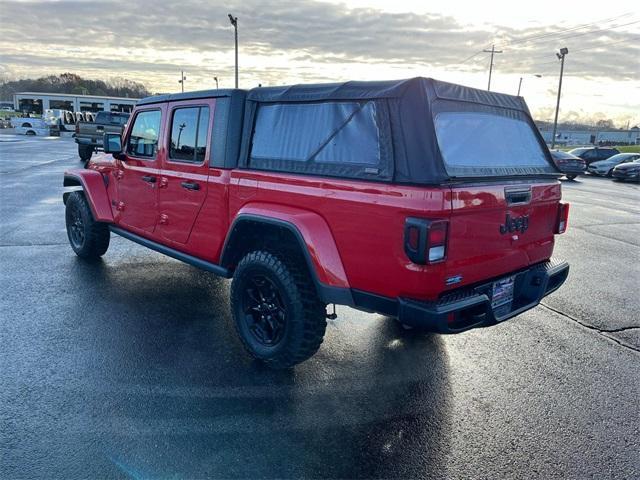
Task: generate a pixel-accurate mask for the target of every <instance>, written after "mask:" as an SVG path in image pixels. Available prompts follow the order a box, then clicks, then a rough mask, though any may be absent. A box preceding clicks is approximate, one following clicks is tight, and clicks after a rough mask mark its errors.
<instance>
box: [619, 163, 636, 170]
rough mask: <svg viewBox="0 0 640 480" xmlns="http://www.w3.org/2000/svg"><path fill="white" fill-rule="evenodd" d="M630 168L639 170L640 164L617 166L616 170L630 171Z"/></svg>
mask: <svg viewBox="0 0 640 480" xmlns="http://www.w3.org/2000/svg"><path fill="white" fill-rule="evenodd" d="M632 168H640V162H629V163H623V164H622V165H618V166H617V167H616V170H630V169H632Z"/></svg>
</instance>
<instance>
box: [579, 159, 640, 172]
mask: <svg viewBox="0 0 640 480" xmlns="http://www.w3.org/2000/svg"><path fill="white" fill-rule="evenodd" d="M638 158H640V153H619V154H617V155H614V156H613V157H609V158H607V159H606V160H599V161H597V162H593V163H591V164H589V167H587V171H588V172H589V173H591V174H593V175H606V176H607V177H610V176H611V174H612V173H613V169H614V168H615V167H616V166H618V165H620V164H622V163H629V162H633V161H634V160H637V159H638Z"/></svg>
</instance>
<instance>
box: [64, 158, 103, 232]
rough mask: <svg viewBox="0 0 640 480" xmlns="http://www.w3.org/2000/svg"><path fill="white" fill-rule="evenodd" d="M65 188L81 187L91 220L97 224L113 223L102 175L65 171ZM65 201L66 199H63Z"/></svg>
mask: <svg viewBox="0 0 640 480" xmlns="http://www.w3.org/2000/svg"><path fill="white" fill-rule="evenodd" d="M63 186H65V187H75V186H80V187H82V191H83V192H84V195H85V197H86V199H87V202H88V203H89V207H90V208H91V213H92V214H93V218H94V219H95V220H96V221H97V222H106V223H113V213H112V211H111V203H110V202H109V195H108V194H107V186H106V185H105V182H104V177H103V176H102V174H101V173H100V172H98V171H96V170H80V169H74V170H67V171H66V172H64V182H63ZM64 198H65V200H66V197H64Z"/></svg>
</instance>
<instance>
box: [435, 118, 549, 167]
mask: <svg viewBox="0 0 640 480" xmlns="http://www.w3.org/2000/svg"><path fill="white" fill-rule="evenodd" d="M435 126H436V136H437V138H438V145H439V147H440V152H441V154H442V158H443V159H444V163H445V168H446V170H447V172H448V173H449V175H451V176H486V175H518V174H527V173H553V172H554V171H555V169H554V168H553V167H552V166H551V165H550V164H549V162H548V160H547V157H546V155H545V152H544V150H543V147H542V145H541V143H540V142H539V141H538V138H537V137H536V136H535V133H534V131H533V127H532V126H531V124H530V123H529V122H527V121H526V120H524V119H519V118H513V117H508V116H502V115H497V114H493V113H481V112H473V111H464V112H455V111H447V112H441V113H438V114H437V115H436V118H435Z"/></svg>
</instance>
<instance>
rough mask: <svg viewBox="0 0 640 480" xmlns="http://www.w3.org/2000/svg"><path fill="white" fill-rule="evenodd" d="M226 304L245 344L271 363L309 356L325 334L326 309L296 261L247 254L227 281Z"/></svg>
mask: <svg viewBox="0 0 640 480" xmlns="http://www.w3.org/2000/svg"><path fill="white" fill-rule="evenodd" d="M231 309H232V313H233V317H234V320H235V322H234V323H235V327H236V331H237V332H238V335H239V337H240V340H241V341H242V343H243V345H244V347H245V349H246V350H247V351H248V352H249V354H250V355H251V356H253V357H254V358H256V359H258V360H260V361H262V362H264V363H266V364H267V365H268V366H269V367H271V368H289V367H292V366H294V365H296V364H298V363H301V362H303V361H305V360H307V359H308V358H309V357H311V356H312V355H313V354H314V353H316V351H318V348H320V344H321V343H322V340H323V338H324V333H325V329H326V327H327V321H326V308H325V305H324V304H323V303H322V301H321V300H320V298H319V297H318V295H317V293H316V290H315V286H314V284H313V282H312V280H311V277H310V275H309V273H308V271H307V269H306V268H305V265H304V264H302V263H301V262H300V261H296V260H288V261H285V260H284V259H283V258H280V257H278V256H276V255H274V254H273V253H270V252H267V251H260V250H259V251H254V252H251V253H249V254H247V255H246V256H245V257H244V258H243V259H242V260H241V261H240V263H239V264H238V267H237V268H236V271H235V273H234V275H233V282H232V283H231Z"/></svg>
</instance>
